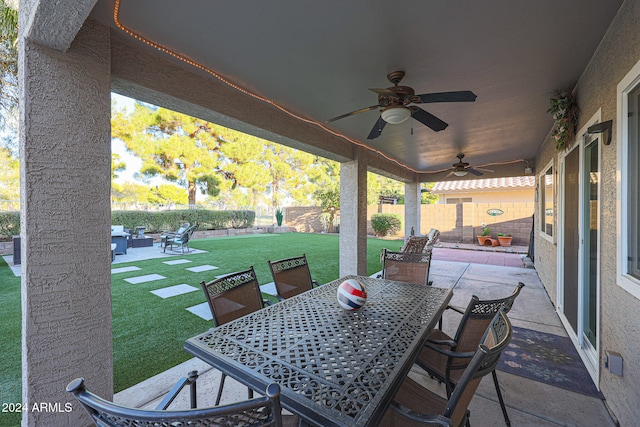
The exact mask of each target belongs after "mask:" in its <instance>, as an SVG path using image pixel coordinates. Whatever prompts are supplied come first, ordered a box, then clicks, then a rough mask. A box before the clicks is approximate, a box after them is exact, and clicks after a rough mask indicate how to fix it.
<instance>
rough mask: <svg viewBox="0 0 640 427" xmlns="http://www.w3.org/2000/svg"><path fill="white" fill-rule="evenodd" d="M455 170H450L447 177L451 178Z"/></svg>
mask: <svg viewBox="0 0 640 427" xmlns="http://www.w3.org/2000/svg"><path fill="white" fill-rule="evenodd" d="M453 172H454V171H451V172H449V173H448V174H447V176H446V177H445V178H449V177H450V176H451V175H453Z"/></svg>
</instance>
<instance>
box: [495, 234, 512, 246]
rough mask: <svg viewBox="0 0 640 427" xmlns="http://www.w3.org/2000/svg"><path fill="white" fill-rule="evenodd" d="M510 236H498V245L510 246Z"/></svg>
mask: <svg viewBox="0 0 640 427" xmlns="http://www.w3.org/2000/svg"><path fill="white" fill-rule="evenodd" d="M511 239H512V237H507V236H498V240H499V241H500V246H511Z"/></svg>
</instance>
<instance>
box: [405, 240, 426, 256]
mask: <svg viewBox="0 0 640 427" xmlns="http://www.w3.org/2000/svg"><path fill="white" fill-rule="evenodd" d="M427 243H429V237H428V236H420V237H416V236H411V237H409V238H408V239H407V241H406V242H405V244H404V245H403V246H402V248H400V252H404V253H409V254H419V253H421V252H422V251H423V250H424V248H425V247H426V246H427Z"/></svg>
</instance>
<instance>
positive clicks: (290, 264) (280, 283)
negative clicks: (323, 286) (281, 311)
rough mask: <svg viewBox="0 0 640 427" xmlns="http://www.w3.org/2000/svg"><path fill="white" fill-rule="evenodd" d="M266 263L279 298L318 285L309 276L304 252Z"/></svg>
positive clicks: (289, 296) (293, 294)
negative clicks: (297, 255) (300, 254)
mask: <svg viewBox="0 0 640 427" xmlns="http://www.w3.org/2000/svg"><path fill="white" fill-rule="evenodd" d="M267 263H268V264H269V268H270V269H271V275H272V276H273V282H274V284H275V286H276V291H277V292H278V295H277V297H278V298H280V299H286V298H291V297H292V296H295V295H298V294H300V293H302V292H305V291H308V290H311V289H312V288H314V287H317V286H318V285H319V284H318V282H316V281H315V280H313V279H312V278H311V272H310V271H309V264H308V263H307V256H306V254H302V256H299V257H293V258H287V259H281V260H279V261H267Z"/></svg>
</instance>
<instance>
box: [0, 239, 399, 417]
mask: <svg viewBox="0 0 640 427" xmlns="http://www.w3.org/2000/svg"><path fill="white" fill-rule="evenodd" d="M190 246H191V247H192V248H195V249H200V250H204V251H207V253H204V254H194V255H188V256H184V257H183V256H180V255H177V256H176V257H172V258H159V259H150V260H146V261H136V262H131V263H122V264H114V265H113V266H112V267H113V268H121V267H127V266H135V267H138V268H139V269H140V270H136V271H131V272H124V273H116V274H113V275H112V280H111V283H112V295H113V347H114V349H113V362H114V388H115V391H116V392H118V391H120V390H123V389H125V388H127V387H130V386H132V385H134V384H137V383H138V382H140V381H142V380H144V379H146V378H148V377H150V376H153V375H155V374H157V373H159V372H162V371H164V370H166V369H168V368H170V367H172V366H175V365H177V364H179V363H181V362H183V361H185V360H187V359H189V358H190V357H191V356H190V355H189V354H187V353H186V352H185V351H184V350H183V346H184V341H185V340H186V339H187V338H189V337H191V336H194V335H196V334H198V333H200V332H204V331H205V330H207V329H208V328H210V327H212V326H213V322H212V321H206V320H203V319H202V318H200V317H198V316H196V315H194V314H192V313H191V312H189V311H187V310H186V308H187V307H191V306H194V305H197V304H200V303H202V302H205V296H204V294H203V292H202V290H201V289H200V285H199V283H200V282H201V281H202V280H207V281H209V280H212V279H213V278H214V277H215V276H218V275H222V274H225V273H231V272H234V271H238V270H243V269H247V268H248V267H249V266H251V265H253V266H254V268H255V270H256V274H257V276H258V281H259V282H260V284H264V283H267V282H271V281H272V279H271V273H270V271H269V266H268V265H267V260H269V259H271V260H276V259H281V258H288V257H292V256H297V255H301V254H302V253H306V254H307V259H308V262H309V265H310V268H311V275H312V276H313V278H314V279H315V280H317V281H318V282H320V283H326V282H329V281H331V280H334V279H336V278H338V276H339V266H338V235H331V234H303V233H288V234H277V235H276V234H267V235H255V236H243V237H228V238H217V239H199V240H193V241H192V242H190ZM400 246H401V242H399V241H389V240H380V239H368V241H367V254H368V255H367V274H373V273H375V272H376V271H378V270H380V268H381V266H380V251H381V250H382V248H384V247H387V248H389V249H392V250H398V249H399V248H400ZM131 250H133V251H135V249H131ZM158 250H160V249H158ZM171 259H186V260H189V261H191V262H189V263H185V264H175V265H167V264H165V263H164V262H166V261H167V260H171ZM200 265H212V266H216V267H218V268H217V269H215V270H210V271H204V272H199V273H198V272H191V271H188V270H186V268H190V267H195V266H200ZM146 274H159V275H161V276H164V277H165V279H161V280H156V281H150V282H145V283H138V284H131V283H128V282H126V281H125V280H124V279H127V278H131V277H135V276H141V275H146ZM179 284H188V285H191V286H194V287H197V288H198V291H196V292H190V293H186V294H182V295H178V296H174V297H171V298H166V299H162V298H160V297H158V296H156V295H154V294H152V293H151V292H150V291H152V290H156V289H160V288H165V287H168V286H172V285H179ZM0 312H1V313H2V314H3V323H2V326H0V348H2V361H3V363H2V364H0V402H3V403H5V402H20V401H21V390H20V378H21V369H20V366H21V360H20V348H21V337H20V328H21V319H20V278H19V277H15V276H14V275H13V274H12V272H11V270H10V269H9V267H8V266H7V265H6V263H5V262H4V260H2V259H1V258H0ZM83 374H84V373H83V372H78V376H82V375H83ZM65 385H66V384H65ZM18 424H19V414H17V415H15V414H14V415H8V414H6V413H4V414H0V426H5V425H6V426H13V425H18Z"/></svg>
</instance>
